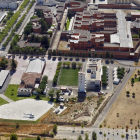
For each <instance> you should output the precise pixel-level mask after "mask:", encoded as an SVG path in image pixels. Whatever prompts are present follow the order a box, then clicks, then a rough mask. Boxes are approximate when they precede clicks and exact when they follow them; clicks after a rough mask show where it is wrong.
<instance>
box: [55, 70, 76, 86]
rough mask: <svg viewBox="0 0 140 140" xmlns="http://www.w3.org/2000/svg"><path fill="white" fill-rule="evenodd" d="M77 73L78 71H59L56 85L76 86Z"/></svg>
mask: <svg viewBox="0 0 140 140" xmlns="http://www.w3.org/2000/svg"><path fill="white" fill-rule="evenodd" d="M78 71H79V69H65V68H63V69H62V70H61V74H60V78H59V82H58V85H66V86H78Z"/></svg>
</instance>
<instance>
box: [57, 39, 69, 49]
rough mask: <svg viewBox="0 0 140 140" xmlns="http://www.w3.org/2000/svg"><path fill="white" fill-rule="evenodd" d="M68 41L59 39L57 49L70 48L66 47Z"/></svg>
mask: <svg viewBox="0 0 140 140" xmlns="http://www.w3.org/2000/svg"><path fill="white" fill-rule="evenodd" d="M67 44H68V42H67V41H60V42H59V46H58V50H70V48H66V46H67Z"/></svg>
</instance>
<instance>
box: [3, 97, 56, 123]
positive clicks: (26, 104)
mask: <svg viewBox="0 0 140 140" xmlns="http://www.w3.org/2000/svg"><path fill="white" fill-rule="evenodd" d="M53 106H54V104H53V103H52V102H48V101H42V100H35V99H24V100H20V101H16V102H12V103H9V104H5V105H2V106H0V118H2V119H12V120H30V121H36V120H37V119H38V118H40V117H41V116H42V115H43V114H44V113H46V112H47V111H48V110H49V109H50V108H52V107H53Z"/></svg>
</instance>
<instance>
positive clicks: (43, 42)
mask: <svg viewBox="0 0 140 140" xmlns="http://www.w3.org/2000/svg"><path fill="white" fill-rule="evenodd" d="M41 45H43V46H45V48H49V45H50V42H49V38H48V36H42V37H41Z"/></svg>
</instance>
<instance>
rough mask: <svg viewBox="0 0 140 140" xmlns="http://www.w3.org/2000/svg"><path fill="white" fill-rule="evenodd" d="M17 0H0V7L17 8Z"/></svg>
mask: <svg viewBox="0 0 140 140" xmlns="http://www.w3.org/2000/svg"><path fill="white" fill-rule="evenodd" d="M17 6H18V4H17V0H0V8H4V9H5V8H8V9H16V8H17Z"/></svg>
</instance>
